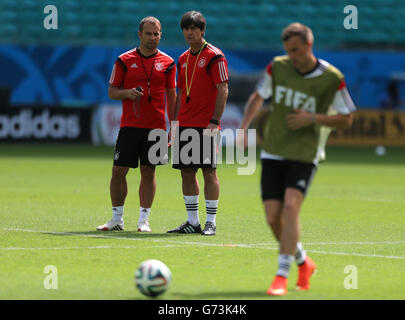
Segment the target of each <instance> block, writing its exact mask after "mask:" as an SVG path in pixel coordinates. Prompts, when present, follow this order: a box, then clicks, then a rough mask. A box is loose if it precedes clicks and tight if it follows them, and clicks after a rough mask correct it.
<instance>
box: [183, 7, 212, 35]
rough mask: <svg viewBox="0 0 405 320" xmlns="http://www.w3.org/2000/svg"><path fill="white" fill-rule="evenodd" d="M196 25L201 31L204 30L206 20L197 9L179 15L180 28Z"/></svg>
mask: <svg viewBox="0 0 405 320" xmlns="http://www.w3.org/2000/svg"><path fill="white" fill-rule="evenodd" d="M192 25H193V26H196V27H197V28H198V29H200V30H201V31H205V27H206V25H207V22H206V21H205V18H204V16H203V14H202V13H201V12H199V11H194V10H193V11H188V12H186V13H185V14H183V16H182V17H181V22H180V27H181V30H183V29H185V28H189V27H190V26H192Z"/></svg>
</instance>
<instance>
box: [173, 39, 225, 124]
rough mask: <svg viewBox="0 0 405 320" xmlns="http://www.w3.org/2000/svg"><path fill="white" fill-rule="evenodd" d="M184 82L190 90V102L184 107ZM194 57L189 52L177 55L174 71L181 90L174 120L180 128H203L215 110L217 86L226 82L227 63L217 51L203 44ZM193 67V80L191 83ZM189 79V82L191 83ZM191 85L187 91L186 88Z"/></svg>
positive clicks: (185, 92) (220, 52)
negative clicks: (176, 72)
mask: <svg viewBox="0 0 405 320" xmlns="http://www.w3.org/2000/svg"><path fill="white" fill-rule="evenodd" d="M188 56H190V57H189V60H188V66H187V82H188V86H189V89H190V100H189V102H188V103H187V90H186V77H185V74H186V64H187V57H188ZM197 56H198V53H197V54H193V53H190V49H189V50H187V51H186V52H184V53H183V54H181V55H180V57H179V60H178V64H177V68H178V76H177V87H178V88H180V89H182V97H181V104H180V110H179V115H178V118H177V120H178V121H179V125H180V126H183V127H200V128H206V127H207V126H208V124H209V121H210V120H211V119H212V115H213V113H214V110H215V100H216V97H217V88H216V85H217V84H218V83H222V82H227V81H228V63H227V61H226V58H225V56H224V54H223V53H222V51H221V50H219V49H218V48H216V47H214V46H213V45H211V44H209V43H207V44H206V45H205V47H204V49H203V50H202V51H201V53H200V56H199V57H198V61H197V64H196V65H195V63H196V59H197ZM194 65H195V72H194V78H193V79H192V75H193V69H194ZM191 79H192V82H191ZM190 83H191V87H190Z"/></svg>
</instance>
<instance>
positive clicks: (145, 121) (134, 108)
mask: <svg viewBox="0 0 405 320" xmlns="http://www.w3.org/2000/svg"><path fill="white" fill-rule="evenodd" d="M148 79H150V98H149V94H148V91H149V90H148ZM109 83H110V85H112V86H115V87H119V88H124V89H131V88H136V87H138V86H140V87H142V89H143V96H142V97H141V98H140V100H137V101H133V100H129V99H126V100H122V116H121V127H138V128H149V129H164V130H166V121H165V105H166V101H165V90H166V88H175V87H176V64H175V62H174V60H173V59H172V58H171V57H170V56H168V55H167V54H165V53H163V52H162V51H160V50H157V52H156V53H155V54H153V55H151V56H149V57H145V56H144V55H142V54H141V53H140V51H139V49H138V48H136V49H132V50H130V51H127V52H125V53H123V54H121V55H120V56H119V57H118V59H117V60H116V61H115V63H114V66H113V69H112V72H111V77H110V81H109ZM149 99H151V100H150V101H149Z"/></svg>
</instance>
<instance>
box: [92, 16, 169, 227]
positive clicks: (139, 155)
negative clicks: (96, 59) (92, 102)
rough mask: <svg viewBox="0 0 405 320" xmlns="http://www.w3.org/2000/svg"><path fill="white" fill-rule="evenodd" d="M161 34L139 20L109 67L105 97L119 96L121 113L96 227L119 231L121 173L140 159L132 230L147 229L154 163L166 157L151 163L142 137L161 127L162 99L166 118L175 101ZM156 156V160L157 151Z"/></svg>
mask: <svg viewBox="0 0 405 320" xmlns="http://www.w3.org/2000/svg"><path fill="white" fill-rule="evenodd" d="M161 35H162V32H161V24H160V22H159V20H158V19H156V18H155V17H146V18H144V19H142V21H141V22H140V24H139V32H138V36H139V39H140V45H139V47H138V48H135V49H132V50H130V51H128V52H125V53H123V54H121V55H120V56H119V57H118V59H117V60H116V61H115V64H114V66H113V69H112V73H111V78H110V81H109V83H110V86H109V88H108V95H109V97H110V98H111V99H114V100H122V110H123V112H122V116H121V126H120V131H119V134H118V138H117V142H116V145H115V151H114V164H113V169H112V177H111V183H110V195H111V202H112V211H113V216H112V219H111V220H109V221H108V222H107V223H106V224H104V225H102V226H99V227H97V230H102V231H109V230H123V229H124V220H123V213H124V202H125V198H126V195H127V192H128V188H127V181H126V175H127V173H128V171H129V168H137V167H138V162H140V172H141V181H140V185H139V200H140V201H139V202H140V216H139V220H138V231H146V232H150V231H151V229H150V227H149V222H148V221H149V220H148V218H149V213H150V210H151V206H152V202H153V199H154V196H155V191H156V181H155V165H157V164H164V163H167V162H168V161H161V162H160V163H151V161H150V159H149V157H148V152H149V149H150V147H151V146H152V145H153V144H154V143H155V142H153V141H149V140H148V135H149V132H150V131H151V130H153V129H161V130H166V121H165V111H166V110H165V106H166V103H165V102H166V101H165V100H166V99H167V113H168V117H169V120H171V119H172V117H173V114H174V107H175V102H176V64H175V62H174V60H173V59H172V58H171V57H169V56H168V55H167V54H165V53H163V52H162V51H160V50H159V49H157V46H158V44H159V41H160V39H161ZM165 95H166V97H165ZM166 145H167V141H166ZM160 156H162V157H161V159H162V158H163V155H160ZM166 160H167V159H166Z"/></svg>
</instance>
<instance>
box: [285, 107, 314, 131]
mask: <svg viewBox="0 0 405 320" xmlns="http://www.w3.org/2000/svg"><path fill="white" fill-rule="evenodd" d="M293 110H294V113H290V114H289V115H288V116H287V117H286V120H287V127H288V128H290V129H291V130H294V131H295V130H298V129H301V128H303V127H307V126H310V125H312V124H314V123H315V115H314V114H313V113H310V112H308V111H304V110H301V109H293Z"/></svg>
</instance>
